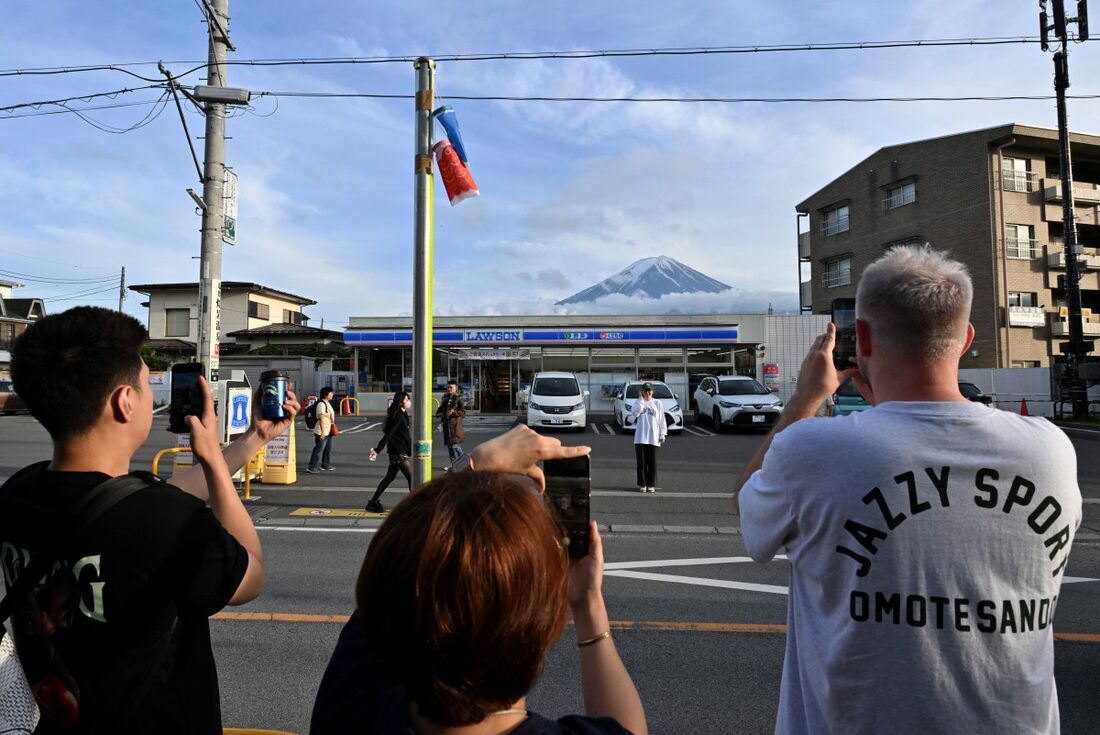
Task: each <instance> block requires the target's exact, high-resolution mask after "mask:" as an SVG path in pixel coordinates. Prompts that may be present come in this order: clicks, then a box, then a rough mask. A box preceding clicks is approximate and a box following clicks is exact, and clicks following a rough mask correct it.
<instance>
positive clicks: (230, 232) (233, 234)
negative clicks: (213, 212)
mask: <svg viewBox="0 0 1100 735" xmlns="http://www.w3.org/2000/svg"><path fill="white" fill-rule="evenodd" d="M222 198H223V199H224V200H225V227H224V228H223V229H222V242H224V243H226V244H227V245H236V244H237V172H236V171H233V170H232V169H228V168H227V169H225V181H224V182H222Z"/></svg>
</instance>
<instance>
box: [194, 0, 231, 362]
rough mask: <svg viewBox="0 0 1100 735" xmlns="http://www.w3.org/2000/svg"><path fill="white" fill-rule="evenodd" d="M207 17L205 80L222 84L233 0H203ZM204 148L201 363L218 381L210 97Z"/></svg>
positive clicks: (220, 148)
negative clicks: (207, 39)
mask: <svg viewBox="0 0 1100 735" xmlns="http://www.w3.org/2000/svg"><path fill="white" fill-rule="evenodd" d="M204 6H205V7H206V8H207V9H208V10H207V12H208V14H209V13H212V14H213V17H209V16H208V24H207V27H208V30H209V35H210V50H209V54H208V61H207V64H208V65H207V79H206V83H207V85H209V86H211V87H224V86H226V85H225V81H226V80H225V53H226V49H227V48H228V47H229V46H230V43H229V38H228V35H227V34H228V24H229V0H212V1H210V2H206V3H204ZM205 112H206V140H205V143H206V151H205V156H204V160H203V181H202V200H203V202H205V204H206V208H205V209H203V210H202V256H201V257H200V259H199V283H200V286H199V294H200V299H199V344H198V348H199V350H198V352H199V362H201V363H202V364H203V365H205V366H206V370H207V377H208V378H209V379H210V381H211V382H216V381H217V380H218V365H219V358H220V347H219V344H218V339H219V337H220V332H221V307H222V228H223V227H224V226H225V214H224V212H225V202H224V201H223V200H222V182H224V181H225V104H224V103H223V102H213V101H211V102H207V103H206V104H205Z"/></svg>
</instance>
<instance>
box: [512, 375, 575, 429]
mask: <svg viewBox="0 0 1100 735" xmlns="http://www.w3.org/2000/svg"><path fill="white" fill-rule="evenodd" d="M586 398H588V391H582V390H581V385H580V383H579V382H577V376H576V375H574V374H573V373H559V372H545V373H536V374H535V379H534V380H533V381H532V382H531V390H530V392H529V394H528V397H527V425H528V426H530V427H531V428H535V427H549V428H562V429H564V428H574V429H580V430H581V431H584V429H585V426H586V425H587V424H588V414H587V412H586V411H585V408H584V402H585V399H586Z"/></svg>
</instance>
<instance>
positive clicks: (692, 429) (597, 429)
mask: <svg viewBox="0 0 1100 735" xmlns="http://www.w3.org/2000/svg"><path fill="white" fill-rule="evenodd" d="M588 428H589V429H591V430H592V433H593V434H617V433H618V431H617V430H616V426H615V424H601V423H595V422H593V423H591V424H589V425H588ZM684 431H685V432H686V433H688V434H694V435H695V436H714V435H715V434H714V432H713V431H708V430H707V429H704V428H702V427H701V426H684Z"/></svg>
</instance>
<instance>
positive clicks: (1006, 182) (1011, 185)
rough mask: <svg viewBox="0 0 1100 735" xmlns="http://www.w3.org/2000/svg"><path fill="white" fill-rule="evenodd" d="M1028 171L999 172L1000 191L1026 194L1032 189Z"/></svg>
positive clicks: (1030, 174) (1030, 175) (1030, 176)
mask: <svg viewBox="0 0 1100 735" xmlns="http://www.w3.org/2000/svg"><path fill="white" fill-rule="evenodd" d="M1033 175H1034V174H1032V173H1031V172H1030V171H1001V189H1003V190H1004V191H1023V192H1028V191H1031V190H1032V188H1033V183H1032V181H1033V180H1032V176H1033Z"/></svg>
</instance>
